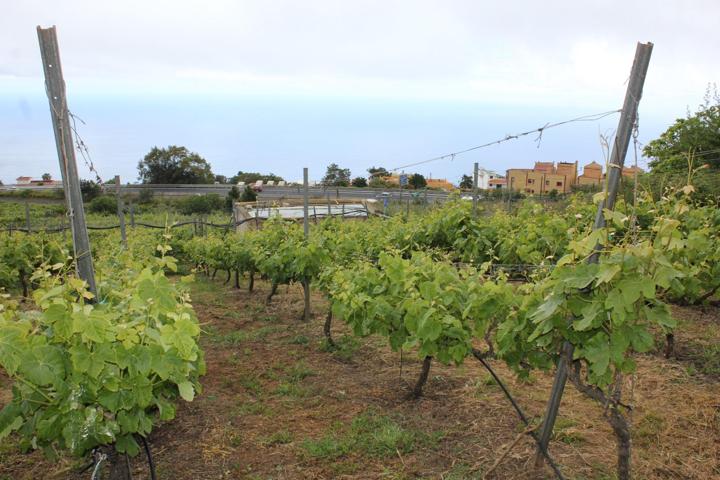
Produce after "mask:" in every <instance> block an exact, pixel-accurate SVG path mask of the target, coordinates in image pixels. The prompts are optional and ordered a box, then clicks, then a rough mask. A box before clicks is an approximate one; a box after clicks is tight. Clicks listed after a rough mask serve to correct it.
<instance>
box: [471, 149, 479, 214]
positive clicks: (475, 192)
mask: <svg viewBox="0 0 720 480" xmlns="http://www.w3.org/2000/svg"><path fill="white" fill-rule="evenodd" d="M477 207H478V164H477V162H475V166H474V167H473V210H472V211H473V218H477Z"/></svg>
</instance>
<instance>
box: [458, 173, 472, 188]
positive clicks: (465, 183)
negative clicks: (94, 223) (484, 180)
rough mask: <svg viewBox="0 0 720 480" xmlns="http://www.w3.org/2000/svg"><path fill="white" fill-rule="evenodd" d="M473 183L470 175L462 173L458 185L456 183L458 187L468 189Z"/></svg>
mask: <svg viewBox="0 0 720 480" xmlns="http://www.w3.org/2000/svg"><path fill="white" fill-rule="evenodd" d="M473 183H474V182H473V177H471V176H470V175H463V176H462V177H461V178H460V185H458V186H459V187H460V188H465V189H469V188H473Z"/></svg>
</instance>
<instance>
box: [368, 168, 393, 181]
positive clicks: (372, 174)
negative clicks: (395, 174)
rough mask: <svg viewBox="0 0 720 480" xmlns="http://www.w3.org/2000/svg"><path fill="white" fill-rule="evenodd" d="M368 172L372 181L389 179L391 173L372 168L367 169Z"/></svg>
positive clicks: (383, 169)
mask: <svg viewBox="0 0 720 480" xmlns="http://www.w3.org/2000/svg"><path fill="white" fill-rule="evenodd" d="M367 172H368V173H369V174H370V177H371V179H373V178H383V177H389V176H390V172H388V171H387V170H386V169H385V168H383V167H374V166H373V167H370V168H368V169H367Z"/></svg>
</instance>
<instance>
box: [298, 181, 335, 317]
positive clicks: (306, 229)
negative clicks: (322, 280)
mask: <svg viewBox="0 0 720 480" xmlns="http://www.w3.org/2000/svg"><path fill="white" fill-rule="evenodd" d="M329 208H330V199H329V198H328V209H329ZM313 213H315V206H314V205H313ZM315 222H317V215H315ZM303 234H304V236H305V242H307V241H308V238H309V237H310V223H309V222H308V169H307V167H305V168H303ZM302 286H303V303H304V308H303V320H305V321H308V320H310V279H308V278H304V279H303V281H302Z"/></svg>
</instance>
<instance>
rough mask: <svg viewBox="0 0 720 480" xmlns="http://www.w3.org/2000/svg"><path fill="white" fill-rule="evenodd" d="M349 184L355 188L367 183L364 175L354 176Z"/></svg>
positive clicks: (362, 186) (365, 185)
mask: <svg viewBox="0 0 720 480" xmlns="http://www.w3.org/2000/svg"><path fill="white" fill-rule="evenodd" d="M351 185H352V186H353V187H357V188H365V187H367V186H368V183H367V179H366V178H365V177H355V178H353V179H352V182H351Z"/></svg>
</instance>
